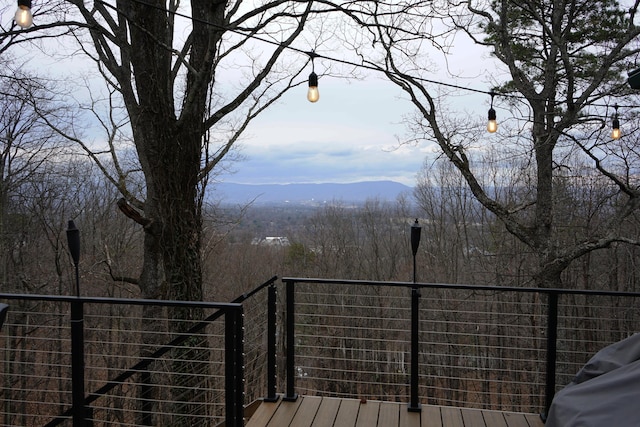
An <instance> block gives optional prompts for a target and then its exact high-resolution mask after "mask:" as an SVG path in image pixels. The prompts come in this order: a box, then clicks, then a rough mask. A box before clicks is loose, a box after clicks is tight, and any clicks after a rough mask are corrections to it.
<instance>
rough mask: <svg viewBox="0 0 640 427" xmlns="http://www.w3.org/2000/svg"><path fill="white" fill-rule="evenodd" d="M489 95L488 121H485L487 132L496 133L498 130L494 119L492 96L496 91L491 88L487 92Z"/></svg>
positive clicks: (494, 111)
mask: <svg viewBox="0 0 640 427" xmlns="http://www.w3.org/2000/svg"><path fill="white" fill-rule="evenodd" d="M489 95H491V107H490V108H489V121H488V122H487V132H489V133H496V131H497V130H498V122H497V121H496V110H494V109H493V97H494V96H496V93H495V92H494V91H493V90H492V91H491V92H489Z"/></svg>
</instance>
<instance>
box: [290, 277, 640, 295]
mask: <svg viewBox="0 0 640 427" xmlns="http://www.w3.org/2000/svg"><path fill="white" fill-rule="evenodd" d="M282 282H284V283H287V282H291V283H309V284H313V283H316V284H333V285H371V286H397V287H418V288H439V289H459V290H474V291H497V292H523V293H543V294H555V295H560V294H565V295H569V294H573V295H591V296H617V297H640V292H626V291H607V290H596V289H563V288H535V287H518V286H497V285H469V284H450V283H425V282H384V281H375V280H355V279H322V278H313V277H283V278H282Z"/></svg>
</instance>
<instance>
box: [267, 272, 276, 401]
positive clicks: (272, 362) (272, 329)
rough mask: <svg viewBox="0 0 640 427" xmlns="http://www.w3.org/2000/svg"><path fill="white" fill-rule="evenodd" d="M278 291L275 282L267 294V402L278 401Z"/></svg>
mask: <svg viewBox="0 0 640 427" xmlns="http://www.w3.org/2000/svg"><path fill="white" fill-rule="evenodd" d="M276 301H277V291H276V285H275V283H272V284H271V285H269V289H268V295H267V397H265V398H264V401H265V402H276V401H277V400H278V395H277V394H276V387H277V366H278V365H277V363H278V362H277V359H276V349H277V343H276V328H277V323H276V322H277V318H276V315H277V312H276V309H277V302H276Z"/></svg>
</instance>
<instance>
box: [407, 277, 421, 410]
mask: <svg viewBox="0 0 640 427" xmlns="http://www.w3.org/2000/svg"><path fill="white" fill-rule="evenodd" d="M419 327H420V290H419V289H418V288H417V287H416V286H414V287H413V288H412V289H411V371H410V375H411V401H410V402H409V407H408V408H407V409H408V410H409V411H410V412H420V411H422V406H421V405H420V402H419V399H418V388H419V381H418V379H419V372H418V370H419V363H418V358H419V355H420V340H419V332H420V330H419Z"/></svg>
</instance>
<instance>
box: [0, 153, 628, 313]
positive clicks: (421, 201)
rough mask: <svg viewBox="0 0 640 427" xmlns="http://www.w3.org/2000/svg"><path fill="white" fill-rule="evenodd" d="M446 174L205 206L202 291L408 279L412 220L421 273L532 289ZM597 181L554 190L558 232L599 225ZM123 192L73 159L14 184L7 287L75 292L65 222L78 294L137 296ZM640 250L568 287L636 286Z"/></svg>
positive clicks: (498, 234)
mask: <svg viewBox="0 0 640 427" xmlns="http://www.w3.org/2000/svg"><path fill="white" fill-rule="evenodd" d="M450 176H451V175H447V174H445V173H444V172H443V173H442V175H441V177H442V180H441V181H440V182H433V181H431V182H427V181H424V180H423V181H421V182H420V184H419V185H418V186H417V187H416V188H415V191H414V194H408V195H406V196H405V197H401V198H400V199H399V200H396V201H394V202H389V201H380V200H375V199H372V200H369V201H368V202H366V203H365V204H364V205H362V206H352V205H349V204H345V203H341V202H339V201H336V202H335V203H328V204H327V205H326V206H324V207H320V208H317V209H315V210H308V209H305V210H297V209H295V208H291V209H273V208H262V207H252V206H250V205H249V206H244V207H240V208H236V209H230V208H228V207H227V208H223V207H221V206H214V205H210V206H208V207H206V209H205V212H206V214H205V216H204V218H205V219H204V223H203V228H204V230H205V233H204V238H205V241H204V242H203V253H202V256H203V259H204V264H203V265H204V272H203V274H204V283H205V290H206V295H207V299H210V300H228V299H230V298H233V297H235V295H234V293H236V294H237V293H238V291H239V289H243V290H246V288H247V287H251V286H254V285H255V284H257V283H261V282H262V281H263V280H265V279H267V278H269V277H271V276H272V275H278V276H299V277H305V276H306V277H323V278H347V279H366V280H398V281H410V280H412V262H413V259H412V254H411V249H410V243H409V233H410V227H411V225H412V224H413V222H414V220H415V219H416V218H418V220H419V223H420V226H421V227H422V241H421V245H420V248H419V252H418V254H417V256H416V263H417V278H418V280H419V281H424V282H443V283H474V284H496V285H505V286H531V284H532V278H531V276H530V272H531V271H532V267H533V265H532V263H533V262H534V261H533V259H532V256H531V253H530V250H529V248H528V247H526V246H525V245H523V244H522V243H521V242H519V241H518V240H517V239H516V238H515V237H513V236H512V235H511V234H510V233H509V232H508V231H507V230H506V228H505V227H504V226H503V225H502V224H501V223H500V222H498V221H496V219H495V218H494V217H493V216H491V215H489V214H487V213H486V210H484V209H482V208H481V207H480V206H479V204H478V203H477V202H476V201H475V199H474V197H473V195H472V194H471V193H470V191H469V190H468V189H466V188H465V187H464V185H462V183H461V182H456V181H453V182H451V181H450V182H446V181H445V180H444V177H450ZM447 179H449V180H450V179H451V178H447ZM592 186H594V187H592V188H590V189H588V190H589V191H586V190H587V189H585V188H581V187H580V188H578V186H577V185H576V186H574V188H573V189H571V188H569V187H566V190H567V191H566V192H565V193H564V194H562V195H561V198H559V199H558V205H559V206H564V209H563V210H559V211H560V212H564V215H565V217H566V222H564V223H559V225H558V227H559V228H562V233H561V234H560V235H561V236H562V238H563V239H566V240H567V241H569V242H570V241H571V239H572V236H573V235H574V233H578V232H579V233H580V234H588V233H589V226H593V227H599V226H600V224H599V223H598V218H597V216H594V215H592V212H591V211H589V206H591V205H592V204H593V203H595V202H597V199H589V197H595V196H594V194H596V193H597V190H598V189H597V187H595V184H594V183H592ZM570 190H573V191H570ZM576 190H580V191H579V192H578V191H576ZM213 196H215V193H214V194H213ZM559 197H560V196H559ZM118 198H119V196H118V194H117V192H116V191H115V190H114V189H113V187H112V186H111V185H110V184H109V183H106V182H104V180H103V179H101V175H100V172H99V171H98V170H97V168H95V167H94V166H92V165H91V163H89V162H87V161H82V160H77V159H76V160H73V159H72V158H69V159H68V161H61V162H56V163H54V162H50V164H48V165H47V167H46V173H34V174H32V175H31V177H30V179H29V180H26V181H24V182H22V183H21V184H20V185H19V186H17V187H14V188H13V190H12V191H11V192H10V193H9V194H8V197H7V199H6V200H7V202H6V203H5V204H3V206H2V216H1V217H0V218H1V219H2V221H1V222H0V230H1V235H0V236H1V239H0V242H1V246H0V248H1V252H0V254H1V260H2V263H1V264H0V278H1V282H2V290H3V292H20V293H22V292H24V293H38V294H69V293H71V292H72V287H71V283H72V269H71V260H70V258H69V255H68V251H67V247H66V245H67V241H66V233H65V231H66V228H67V223H68V220H74V222H75V223H76V225H77V226H78V228H80V230H81V239H82V245H81V246H82V247H81V263H80V272H81V283H82V294H83V295H109V296H125V297H126V296H132V297H133V296H138V295H139V293H138V290H137V287H136V282H137V277H138V275H139V273H140V269H141V263H142V243H143V242H142V238H143V231H142V227H141V226H140V225H138V224H136V223H134V222H133V221H131V220H129V219H128V218H126V217H125V216H124V215H123V214H122V213H121V212H120V211H119V210H118V207H117V200H118ZM590 215H591V216H590ZM622 226H624V227H625V228H627V230H628V234H629V235H634V234H637V231H635V232H634V231H633V230H639V229H640V226H639V224H638V218H637V217H635V216H634V217H632V218H631V219H630V220H627V221H626V222H625V224H623V225H622ZM270 235H278V236H284V237H287V238H288V240H289V242H290V245H289V246H265V245H256V244H255V243H256V242H255V239H256V238H260V237H265V236H270ZM559 244H562V242H559ZM639 256H640V249H639V248H638V247H637V246H634V245H627V244H624V243H615V244H612V245H611V246H610V247H609V248H607V249H604V250H599V251H594V252H590V253H587V254H586V255H584V256H583V257H581V258H579V259H578V260H577V261H575V262H574V263H573V264H571V265H570V266H569V268H567V270H566V271H565V273H564V274H563V286H566V287H570V288H578V289H610V290H625V291H634V290H637V289H640V286H638V281H639V278H638V274H637V271H638V269H637V268H636V265H637V264H638V261H639Z"/></svg>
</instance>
